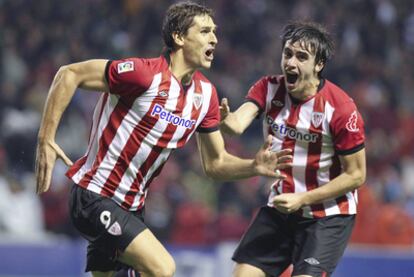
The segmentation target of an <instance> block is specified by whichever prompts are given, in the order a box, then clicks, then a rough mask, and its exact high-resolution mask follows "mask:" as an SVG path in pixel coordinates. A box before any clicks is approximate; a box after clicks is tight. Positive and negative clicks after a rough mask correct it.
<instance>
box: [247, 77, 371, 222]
mask: <svg viewBox="0 0 414 277" xmlns="http://www.w3.org/2000/svg"><path fill="white" fill-rule="evenodd" d="M283 78H284V77H283V76H266V77H263V78H261V79H260V80H259V81H258V82H256V84H255V85H253V86H252V87H251V88H250V90H249V93H248V95H247V96H246V99H247V101H252V102H253V103H255V104H256V105H257V106H258V107H259V109H260V111H261V112H262V113H263V114H264V118H263V133H264V136H265V137H267V136H268V135H269V134H271V135H273V143H272V147H273V149H274V150H275V151H279V150H281V149H292V154H293V167H292V168H289V169H286V170H283V173H285V174H286V175H287V178H286V179H285V180H283V181H278V182H276V183H275V184H274V185H273V187H272V190H271V193H270V196H269V203H268V205H269V206H272V205H273V204H272V203H271V202H270V199H271V198H272V197H273V196H275V195H276V194H281V193H286V192H304V191H310V190H313V189H315V188H317V187H320V186H323V185H324V184H326V183H328V182H329V181H330V180H332V179H334V178H335V177H337V176H338V175H339V174H341V164H340V161H339V155H348V154H352V153H355V152H357V151H359V150H361V149H362V148H364V141H365V135H364V123H363V120H362V118H361V115H360V114H359V112H358V110H357V108H356V106H355V103H354V101H353V100H352V99H351V98H350V97H349V96H348V95H347V94H346V93H345V92H344V91H343V90H342V89H340V88H339V87H337V86H336V85H334V84H333V83H331V82H329V81H327V80H322V81H321V85H320V86H319V89H318V93H317V94H316V95H315V96H313V97H312V98H310V99H308V100H306V101H303V102H299V101H295V100H294V99H293V98H292V97H291V96H290V95H289V93H287V91H286V88H285V85H284V80H283ZM357 202H358V198H357V191H356V190H355V191H352V192H348V193H347V194H346V195H343V196H341V197H338V198H337V199H333V200H327V201H324V202H323V203H321V204H314V205H311V206H306V207H304V208H302V209H301V211H300V212H301V213H302V216H304V217H314V218H320V217H324V216H329V215H336V214H355V213H356V206H357Z"/></svg>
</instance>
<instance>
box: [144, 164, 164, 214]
mask: <svg viewBox="0 0 414 277" xmlns="http://www.w3.org/2000/svg"><path fill="white" fill-rule="evenodd" d="M166 162H167V161H165V162H164V163H163V164H162V165H160V166H159V167H158V168H157V170H156V171H155V172H154V173H153V174H152V176H151V178H150V179H149V180H148V181H147V184H146V185H145V186H146V187H147V186H149V184H151V183H152V181H153V180H154V178H155V177H157V176H158V175H159V174H160V172H161V170H162V169H163V167H164V165H165V163H166ZM145 197H146V194H145V193H144V194H143V195H141V197H140V199H139V204H138V208H137V210H139V209H142V208H143V207H144V203H145Z"/></svg>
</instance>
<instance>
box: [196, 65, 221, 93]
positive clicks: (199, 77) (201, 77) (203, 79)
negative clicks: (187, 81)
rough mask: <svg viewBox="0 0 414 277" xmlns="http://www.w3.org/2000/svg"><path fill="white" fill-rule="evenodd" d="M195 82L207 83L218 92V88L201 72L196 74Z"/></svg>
mask: <svg viewBox="0 0 414 277" xmlns="http://www.w3.org/2000/svg"><path fill="white" fill-rule="evenodd" d="M193 81H195V82H200V81H201V82H203V83H207V84H209V85H211V87H212V88H213V90H215V91H216V86H215V85H214V84H213V83H212V82H211V81H210V80H209V79H208V78H207V77H206V76H205V75H204V74H203V73H202V72H201V71H199V70H197V71H196V72H194V76H193Z"/></svg>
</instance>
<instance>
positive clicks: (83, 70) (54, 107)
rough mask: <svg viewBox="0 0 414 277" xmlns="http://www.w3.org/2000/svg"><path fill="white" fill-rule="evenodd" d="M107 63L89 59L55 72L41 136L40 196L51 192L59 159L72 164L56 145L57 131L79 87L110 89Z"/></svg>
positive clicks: (37, 173) (39, 155)
mask: <svg viewBox="0 0 414 277" xmlns="http://www.w3.org/2000/svg"><path fill="white" fill-rule="evenodd" d="M106 63H107V61H106V60H90V61H85V62H81V63H75V64H70V65H66V66H62V67H61V68H60V69H59V71H58V72H57V73H56V75H55V78H54V79H53V82H52V84H51V86H50V89H49V94H48V97H47V100H46V104H45V108H44V111H43V116H42V121H41V124H40V129H39V134H38V144H37V149H36V165H35V166H36V169H35V171H36V185H37V189H36V191H37V193H42V192H45V191H47V190H48V189H49V186H50V181H51V176H52V170H53V167H54V165H55V162H56V159H58V158H59V159H62V160H63V161H64V162H65V163H66V164H67V165H68V166H70V165H72V162H71V161H70V159H69V158H68V157H67V156H66V155H65V153H64V152H63V150H62V149H61V148H60V147H59V146H58V145H57V144H56V143H55V135H56V130H57V127H58V125H59V122H60V119H61V117H62V114H63V112H64V111H65V109H66V107H67V106H68V104H69V103H70V101H71V99H72V97H73V95H74V94H75V91H76V88H78V87H79V88H83V89H87V90H94V91H108V90H109V89H108V85H107V83H106V80H105V67H106Z"/></svg>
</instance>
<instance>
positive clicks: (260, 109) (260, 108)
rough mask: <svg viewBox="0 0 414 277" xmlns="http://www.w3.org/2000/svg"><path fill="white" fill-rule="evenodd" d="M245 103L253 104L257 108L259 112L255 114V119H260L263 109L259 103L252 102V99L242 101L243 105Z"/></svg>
mask: <svg viewBox="0 0 414 277" xmlns="http://www.w3.org/2000/svg"><path fill="white" fill-rule="evenodd" d="M247 102H251V103H253V104H255V105H256V106H257V108H258V109H259V112H258V113H257V116H256V119H258V118H260V116H261V115H262V113H263V109H262V107H261V106H260V104H259V102H257V101H256V100H254V99H252V98H246V99H245V100H244V103H247Z"/></svg>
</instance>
